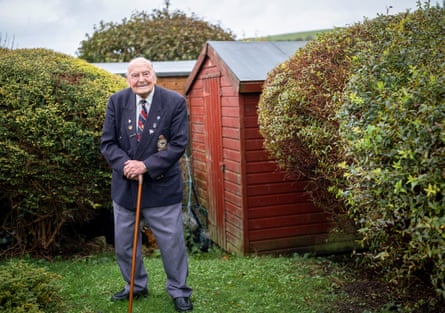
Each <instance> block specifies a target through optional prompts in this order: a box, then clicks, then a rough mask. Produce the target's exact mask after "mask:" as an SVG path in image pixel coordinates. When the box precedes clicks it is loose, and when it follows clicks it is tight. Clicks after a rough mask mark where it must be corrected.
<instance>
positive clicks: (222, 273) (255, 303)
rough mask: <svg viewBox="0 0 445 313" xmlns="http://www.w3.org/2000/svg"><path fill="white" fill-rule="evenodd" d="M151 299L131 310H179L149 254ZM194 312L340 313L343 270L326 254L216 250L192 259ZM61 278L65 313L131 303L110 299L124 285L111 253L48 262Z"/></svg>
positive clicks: (121, 308) (118, 311)
mask: <svg viewBox="0 0 445 313" xmlns="http://www.w3.org/2000/svg"><path fill="white" fill-rule="evenodd" d="M145 265H146V268H147V270H148V272H149V276H150V282H149V293H150V294H149V297H148V298H145V299H137V300H135V301H134V303H133V312H135V313H136V312H144V313H149V312H156V313H160V312H162V313H168V312H175V309H174V305H173V302H172V300H171V299H170V297H169V296H168V295H167V293H166V292H165V274H164V271H163V268H162V262H161V258H160V256H159V255H158V254H156V253H154V254H152V255H150V256H146V257H145ZM189 265H190V274H189V284H190V286H191V287H192V288H193V295H192V301H193V304H194V310H193V312H196V313H199V312H203V313H204V312H205V313H212V312H224V313H227V312H256V313H260V312H277V313H286V312H289V313H290V312H299V313H305V312H317V313H320V312H336V310H335V306H336V304H335V303H336V301H337V300H338V297H339V294H338V293H337V285H338V284H339V283H340V282H341V281H342V280H343V278H342V275H343V274H342V273H343V271H342V270H341V268H340V267H339V266H338V265H337V264H335V263H334V262H331V261H329V260H328V259H325V258H312V257H304V256H299V255H294V256H280V257H272V256H248V257H241V256H233V255H228V254H225V253H223V252H221V251H218V250H213V251H210V252H208V253H203V254H194V255H191V256H190V257H189ZM45 267H47V268H48V270H49V271H51V272H56V273H58V274H60V275H61V276H62V279H61V285H62V287H61V289H60V295H61V296H62V297H63V299H64V302H65V304H66V306H67V307H66V312H67V313H68V312H72V313H87V312H88V313H92V312H94V313H97V312H102V313H105V312H106V313H113V312H115V313H123V312H127V309H128V302H117V303H116V302H111V301H110V297H111V295H112V294H113V293H115V292H117V291H119V290H120V289H121V288H122V287H123V282H122V279H121V276H120V272H119V269H118V266H117V264H116V262H115V259H114V255H113V253H112V252H106V253H100V254H97V255H91V256H87V257H76V258H74V259H70V260H58V261H55V262H51V263H47V264H45Z"/></svg>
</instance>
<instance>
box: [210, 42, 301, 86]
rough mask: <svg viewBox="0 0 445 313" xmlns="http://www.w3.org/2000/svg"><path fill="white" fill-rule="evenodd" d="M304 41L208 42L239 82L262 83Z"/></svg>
mask: <svg viewBox="0 0 445 313" xmlns="http://www.w3.org/2000/svg"><path fill="white" fill-rule="evenodd" d="M306 43H307V42H306V41H254V42H245V41H209V42H208V44H209V45H210V46H211V47H212V48H213V49H214V50H215V52H216V53H217V54H218V55H219V57H220V58H221V59H222V60H223V62H224V63H225V64H226V65H227V67H228V68H229V69H230V70H231V71H232V72H233V74H234V75H235V76H236V77H237V78H238V80H239V81H240V82H245V81H264V80H265V79H266V78H267V73H268V72H269V71H271V70H272V69H273V68H274V67H276V66H277V65H278V64H280V63H283V62H284V61H286V60H287V59H289V58H290V57H291V56H292V55H293V54H294V53H295V52H296V51H297V50H298V49H299V48H301V47H303V46H304V45H305V44H306Z"/></svg>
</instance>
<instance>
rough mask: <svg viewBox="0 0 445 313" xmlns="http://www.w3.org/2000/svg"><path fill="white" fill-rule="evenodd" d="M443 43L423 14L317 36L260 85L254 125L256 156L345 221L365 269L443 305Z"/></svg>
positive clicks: (427, 12) (428, 11) (438, 24)
mask: <svg viewBox="0 0 445 313" xmlns="http://www.w3.org/2000/svg"><path fill="white" fill-rule="evenodd" d="M444 33H445V16H444V8H443V7H440V6H439V5H438V6H436V7H430V6H429V4H428V3H425V5H424V8H422V7H420V4H419V9H417V10H416V11H414V12H406V13H401V14H398V15H395V16H390V15H384V16H383V15H382V16H379V17H377V18H375V19H372V20H365V21H364V22H363V23H358V24H356V25H353V26H351V27H347V28H344V29H337V30H334V31H333V32H330V33H326V34H322V35H320V36H319V37H317V39H315V40H314V41H312V42H310V43H309V44H308V45H307V46H306V47H304V48H303V49H300V50H299V51H297V52H296V54H295V56H293V57H292V58H290V59H289V60H288V61H287V62H285V63H283V64H281V65H279V66H278V67H277V68H275V69H274V70H273V71H271V72H270V73H269V75H268V79H267V80H266V82H265V85H264V89H263V95H262V97H261V99H260V103H259V108H258V114H259V125H260V131H261V133H262V135H263V136H264V138H265V146H266V148H267V149H268V150H269V151H270V153H271V154H272V156H273V157H274V158H277V159H278V160H279V161H280V164H281V165H282V166H283V167H284V168H286V169H287V170H288V171H289V172H290V173H292V174H295V175H297V176H304V177H306V178H308V179H310V180H311V181H312V182H313V185H312V189H311V191H312V195H313V198H314V201H315V202H316V203H317V204H318V205H319V206H321V207H323V208H324V209H325V210H326V211H328V212H330V213H332V214H333V215H334V217H336V216H344V213H346V214H347V215H348V216H349V217H350V220H351V221H352V222H353V223H354V225H355V226H356V227H357V229H358V230H359V232H360V234H361V235H362V244H363V247H365V248H367V253H364V254H362V256H364V257H365V258H364V259H365V260H367V261H368V262H367V263H368V264H370V265H371V266H372V267H373V268H375V269H377V268H378V269H379V270H383V271H384V272H386V273H388V278H389V279H392V280H393V281H395V282H402V281H406V280H407V279H408V280H410V279H419V278H420V279H423V280H425V279H424V278H425V277H427V281H429V283H431V284H432V285H433V286H435V287H436V289H437V291H438V293H439V294H441V296H442V297H444V298H445V283H444V278H445V259H444V256H445V200H444V190H445V148H444V145H445V130H444V129H445V128H444V126H445V125H444V124H445V103H444V102H445V81H444V79H445V78H444V75H445V74H444V73H445V41H444V39H445V36H444V35H443V34H444ZM338 221H339V223H343V221H342V220H341V219H338ZM339 226H340V227H342V225H339Z"/></svg>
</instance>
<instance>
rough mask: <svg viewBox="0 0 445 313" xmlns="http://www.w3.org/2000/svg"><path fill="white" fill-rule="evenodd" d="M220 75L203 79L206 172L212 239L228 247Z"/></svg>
mask: <svg viewBox="0 0 445 313" xmlns="http://www.w3.org/2000/svg"><path fill="white" fill-rule="evenodd" d="M219 77H220V75H219V74H218V75H208V76H206V77H204V79H203V92H204V107H205V110H206V121H207V123H206V129H207V151H206V161H207V173H208V178H207V181H208V193H209V208H208V210H209V231H210V235H211V238H212V240H213V241H215V242H216V243H217V244H218V245H219V246H220V247H222V248H225V221H224V184H223V169H224V168H223V162H222V131H221V99H220V92H219V90H220V88H219V80H220V78H219Z"/></svg>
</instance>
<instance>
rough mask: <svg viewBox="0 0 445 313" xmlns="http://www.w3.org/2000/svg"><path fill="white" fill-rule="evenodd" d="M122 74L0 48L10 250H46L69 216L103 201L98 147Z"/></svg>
mask: <svg viewBox="0 0 445 313" xmlns="http://www.w3.org/2000/svg"><path fill="white" fill-rule="evenodd" d="M125 86H127V84H126V81H125V79H123V78H121V77H119V76H117V75H112V74H109V73H108V72H105V71H103V70H101V69H98V68H96V67H95V66H93V65H91V64H88V63H87V62H85V61H83V60H79V59H75V58H73V57H70V56H67V55H64V54H60V53H56V52H53V51H50V50H45V49H19V50H8V49H0V168H1V169H2V170H1V172H0V200H1V203H2V206H3V207H2V213H1V215H0V223H1V224H0V226H1V230H2V231H3V232H6V233H7V234H9V236H12V237H13V241H14V243H15V247H14V248H15V249H14V250H13V251H14V252H15V253H16V252H19V253H22V254H23V253H26V252H33V253H39V254H40V253H47V252H51V250H54V249H55V248H56V243H57V240H58V238H59V234H60V230H61V228H62V227H63V226H64V224H66V223H67V222H70V221H87V220H88V219H89V218H90V217H91V216H92V215H93V213H94V209H97V208H100V207H102V206H108V205H110V198H109V177H110V171H109V169H108V166H107V165H106V163H105V161H104V160H103V158H102V156H101V154H100V151H99V140H100V134H101V130H102V124H103V118H104V115H105V105H106V102H107V99H108V97H109V95H110V94H111V93H112V92H114V91H116V90H118V89H121V88H123V87H125Z"/></svg>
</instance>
